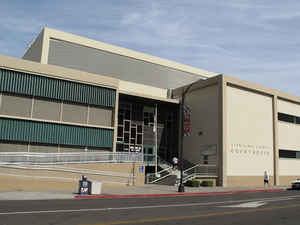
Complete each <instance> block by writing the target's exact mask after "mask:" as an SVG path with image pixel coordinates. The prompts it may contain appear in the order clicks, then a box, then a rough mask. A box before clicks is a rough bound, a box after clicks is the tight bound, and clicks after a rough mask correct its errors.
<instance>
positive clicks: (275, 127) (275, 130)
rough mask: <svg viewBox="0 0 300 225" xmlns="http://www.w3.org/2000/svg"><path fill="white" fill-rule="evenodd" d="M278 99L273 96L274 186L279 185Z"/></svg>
mask: <svg viewBox="0 0 300 225" xmlns="http://www.w3.org/2000/svg"><path fill="white" fill-rule="evenodd" d="M277 103H278V98H277V96H276V95H274V96H273V151H274V152H273V157H274V162H273V170H274V185H279V184H280V182H279V149H278V110H277Z"/></svg>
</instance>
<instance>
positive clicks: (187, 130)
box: [183, 106, 192, 136]
mask: <svg viewBox="0 0 300 225" xmlns="http://www.w3.org/2000/svg"><path fill="white" fill-rule="evenodd" d="M183 115H184V118H183V119H184V130H183V135H184V136H191V134H192V131H191V110H190V109H189V107H187V106H183Z"/></svg>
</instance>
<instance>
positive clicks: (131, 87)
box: [119, 80, 167, 98]
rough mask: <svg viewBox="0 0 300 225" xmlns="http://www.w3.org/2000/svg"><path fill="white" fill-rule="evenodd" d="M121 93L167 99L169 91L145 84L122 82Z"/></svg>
mask: <svg viewBox="0 0 300 225" xmlns="http://www.w3.org/2000/svg"><path fill="white" fill-rule="evenodd" d="M119 91H120V92H121V93H122V92H123V93H132V94H134V95H142V96H143V95H145V96H155V97H159V98H167V89H163V88H157V87H152V86H148V85H144V84H137V83H133V82H129V81H123V80H120V82H119Z"/></svg>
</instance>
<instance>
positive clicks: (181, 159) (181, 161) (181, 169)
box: [178, 89, 186, 192]
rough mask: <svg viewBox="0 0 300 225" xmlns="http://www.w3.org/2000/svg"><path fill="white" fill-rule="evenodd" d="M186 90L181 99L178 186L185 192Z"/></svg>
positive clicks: (179, 190)
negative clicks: (184, 137)
mask: <svg viewBox="0 0 300 225" xmlns="http://www.w3.org/2000/svg"><path fill="white" fill-rule="evenodd" d="M185 94H186V93H185V91H184V89H183V90H182V94H181V101H180V126H179V128H180V146H179V147H180V154H179V161H180V184H179V186H178V192H184V184H183V136H184V131H183V129H184V97H185Z"/></svg>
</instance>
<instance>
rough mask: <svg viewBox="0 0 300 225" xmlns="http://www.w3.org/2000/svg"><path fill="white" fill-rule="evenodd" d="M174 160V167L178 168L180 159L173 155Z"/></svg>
mask: <svg viewBox="0 0 300 225" xmlns="http://www.w3.org/2000/svg"><path fill="white" fill-rule="evenodd" d="M172 162H173V169H177V164H178V159H177V157H176V156H174V157H173V159H172Z"/></svg>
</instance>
